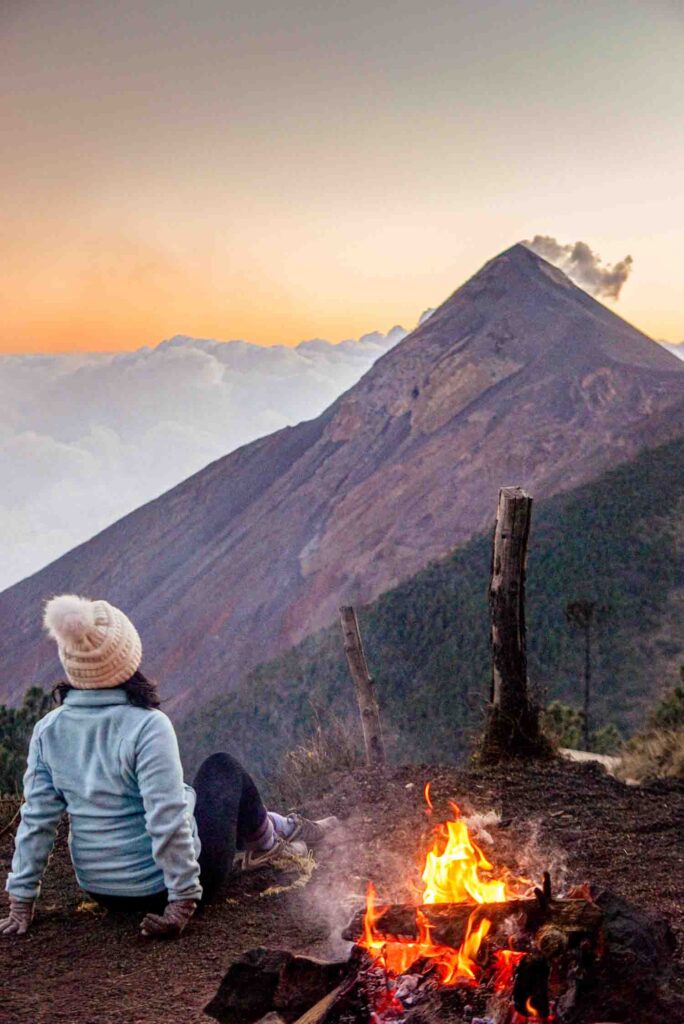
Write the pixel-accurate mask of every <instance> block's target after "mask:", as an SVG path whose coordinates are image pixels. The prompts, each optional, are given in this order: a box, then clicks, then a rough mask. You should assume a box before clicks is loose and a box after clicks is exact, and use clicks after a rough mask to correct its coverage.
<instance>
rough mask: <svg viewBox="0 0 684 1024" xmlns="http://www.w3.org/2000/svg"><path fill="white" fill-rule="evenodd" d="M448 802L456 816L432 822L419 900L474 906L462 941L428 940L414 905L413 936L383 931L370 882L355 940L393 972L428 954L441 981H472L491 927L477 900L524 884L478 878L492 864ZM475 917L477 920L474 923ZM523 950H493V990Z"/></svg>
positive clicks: (501, 897) (505, 980)
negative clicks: (361, 925)
mask: <svg viewBox="0 0 684 1024" xmlns="http://www.w3.org/2000/svg"><path fill="white" fill-rule="evenodd" d="M425 801H426V803H427V804H428V807H430V808H431V807H432V803H431V801H430V783H428V784H427V785H426V787H425ZM451 806H452V809H453V811H454V815H455V820H454V821H447V822H445V823H443V824H441V825H438V826H437V828H436V829H435V840H434V843H433V846H432V849H431V850H430V851H429V852H428V854H427V856H426V858H425V865H424V868H423V872H422V880H423V886H424V888H423V892H422V903H423V905H430V904H435V903H468V904H472V905H474V906H475V909H474V910H473V912H472V913H471V915H470V917H469V919H468V925H467V928H466V933H465V936H464V939H463V942H462V943H461V946H460V948H459V949H457V950H456V949H453V948H451V947H450V946H442V945H440V944H439V943H435V942H433V939H432V935H431V930H432V926H431V925H430V923H429V922H428V921H427V919H426V917H425V914H424V913H423V912H422V911H421V910H420V908H416V924H417V927H418V936H417V938H415V939H405V938H401V937H397V936H392V935H384V934H382V933H381V932H379V931H378V928H377V922H378V919H379V917H380V916H381V915H382V913H383V909H378V908H377V907H376V892H375V889H374V888H373V886H372V885H369V887H368V897H367V902H366V914H365V918H364V934H363V938H362V939H361V941H360V943H359V945H361V946H362V947H363V948H365V949H367V950H368V951H369V952H370V953H371V954H372V955H373V956H374V957H375V959H377V960H379V961H380V962H381V964H382V966H383V968H384V969H385V970H386V971H387V972H388V973H390V974H392V975H394V976H395V977H396V976H398V975H400V974H404V973H406V971H407V970H409V968H410V967H411V966H412V965H413V964H414V963H415V962H416V961H417V960H419V959H427V960H430V961H432V963H433V964H434V966H435V967H436V969H437V970H438V972H439V976H440V981H441V983H442V984H443V985H456V984H477V982H478V979H479V977H480V974H481V973H482V969H481V967H480V966H479V965H478V963H477V957H478V953H479V951H480V947H481V946H482V942H483V940H484V938H485V936H486V935H487V934H488V933H489V931H490V929H491V926H492V925H491V921H490V920H489V919H488V918H487V917H485V916H483V914H482V911H481V910H480V907H479V906H478V905H480V904H486V903H501V902H505V901H506V900H509V899H515V898H517V897H518V896H519V895H522V893H521V891H520V890H521V886H525V887H527V885H528V883H527V881H526V880H525V879H519V878H516V879H513V880H512V884H511V879H510V878H509V877H508V876H506V877H504V878H503V879H487V878H483V877H482V873H483V872H485V873H488V872H492V871H493V870H494V869H493V866H492V864H491V863H490V862H489V861H488V860H487V858H486V857H485V855H484V853H483V852H482V850H481V849H480V847H479V846H478V845H477V844H476V843H475V842H474V841H473V839H472V838H471V837H470V834H469V832H468V828H467V826H466V824H465V822H464V821H462V820H461V818H460V811H459V809H458V807H457V806H456V805H455V804H452V805H451ZM477 918H480V920H479V922H478V923H477V925H476V919H477ZM522 955H523V954H522V953H515V952H514V951H512V950H505V951H500V953H499V954H497V958H496V960H495V967H496V971H497V975H496V977H497V978H498V979H499V985H498V986H497V988H498V989H500V988H503V987H505V986H506V985H508V984H509V983H510V982H511V981H512V978H513V972H514V970H515V967H516V966H517V963H518V961H519V959H520V958H521V956H522Z"/></svg>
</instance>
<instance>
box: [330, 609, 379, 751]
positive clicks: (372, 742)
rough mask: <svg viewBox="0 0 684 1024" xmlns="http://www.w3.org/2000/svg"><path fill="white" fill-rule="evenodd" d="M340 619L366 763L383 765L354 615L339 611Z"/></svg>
mask: <svg viewBox="0 0 684 1024" xmlns="http://www.w3.org/2000/svg"><path fill="white" fill-rule="evenodd" d="M340 619H341V621H342V633H343V636H344V652H345V654H346V655H347V662H348V664H349V672H350V673H351V677H352V680H353V683H354V689H355V690H356V699H357V701H358V704H359V712H360V714H361V727H362V728H363V740H364V743H365V745H366V761H367V762H368V764H384V763H385V746H384V744H383V742H382V731H381V729H380V711H379V709H378V699H377V696H376V693H375V681H374V679H373V677H372V676H371V674H370V672H369V671H368V664H367V662H366V655H365V654H364V651H363V644H362V643H361V634H360V632H359V623H358V619H357V618H356V612H355V611H354V609H353V608H349V607H345V608H340Z"/></svg>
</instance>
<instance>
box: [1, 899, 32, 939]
mask: <svg viewBox="0 0 684 1024" xmlns="http://www.w3.org/2000/svg"><path fill="white" fill-rule="evenodd" d="M34 904H35V900H20V899H17V897H16V896H10V898H9V917H5V918H4V919H3V920H2V921H0V935H25V934H26V932H27V931H28V930H29V925H30V924H31V921H32V920H33V906H34Z"/></svg>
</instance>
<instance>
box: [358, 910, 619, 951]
mask: <svg viewBox="0 0 684 1024" xmlns="http://www.w3.org/2000/svg"><path fill="white" fill-rule="evenodd" d="M419 909H420V910H421V912H422V913H423V914H424V915H425V918H426V919H427V921H428V923H429V924H430V925H432V926H433V930H432V936H433V940H434V941H435V942H439V943H441V944H442V945H445V946H452V947H453V948H454V949H458V948H459V947H460V945H461V943H462V942H463V939H464V936H465V932H466V927H467V924H468V919H469V917H470V915H471V914H472V912H473V910H475V909H476V908H475V907H474V906H472V905H471V904H467V903H438V904H434V905H430V906H424V907H421V908H419ZM478 914H481V915H482V917H487V918H489V920H490V921H491V922H492V925H493V926H494V927H496V926H497V925H500V924H503V922H504V921H505V920H506V918H508V917H511V916H514V917H517V918H518V920H519V922H520V925H521V927H522V928H523V929H524V930H525V931H526V932H528V933H530V934H531V935H534V934H536V932H537V931H538V930H539V929H540V928H542V927H543V926H545V925H553V927H554V928H555V929H558V930H559V931H561V932H563V933H565V934H566V935H567V936H568V938H570V937H572V936H573V935H574V936H577V937H580V936H587V935H588V936H595V935H596V934H597V932H598V929H599V927H600V925H601V920H602V914H601V911H600V909H599V908H598V907H597V906H595V904H593V903H590V902H588V901H586V900H562V899H550V900H548V901H545V902H544V905H543V906H542V905H540V904H539V903H538V902H537V900H536V899H534V900H509V901H508V902H506V903H487V904H482V905H481V906H480V907H479V909H478ZM363 918H364V912H363V911H359V912H358V913H357V914H356V915H355V916H354V917H353V918H352V921H351V922H350V924H349V925H348V927H347V928H346V930H345V931H344V933H343V937H344V938H345V939H347V940H349V941H351V942H356V941H358V939H359V938H360V937H361V935H362V934H363ZM375 930H376V932H377V933H378V934H380V935H388V936H404V937H406V938H411V939H415V938H416V936H417V935H418V926H417V924H416V907H411V906H406V905H405V904H395V905H393V906H390V907H388V908H387V909H386V910H385V911H384V912H383V913H381V914H380V916H379V918H378V920H377V921H376V924H375Z"/></svg>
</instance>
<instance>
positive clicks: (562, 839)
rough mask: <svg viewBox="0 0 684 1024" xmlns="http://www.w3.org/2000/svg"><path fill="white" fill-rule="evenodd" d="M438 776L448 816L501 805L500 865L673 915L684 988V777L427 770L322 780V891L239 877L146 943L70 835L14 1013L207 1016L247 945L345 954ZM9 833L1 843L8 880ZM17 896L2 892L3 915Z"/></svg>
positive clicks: (424, 822) (391, 877)
mask: <svg viewBox="0 0 684 1024" xmlns="http://www.w3.org/2000/svg"><path fill="white" fill-rule="evenodd" d="M427 781H431V782H432V794H433V800H434V804H435V812H434V818H437V819H438V820H439V819H441V818H443V817H447V816H448V813H449V808H448V801H449V800H455V801H457V802H458V803H459V804H460V805H461V806H462V807H463V808H464V810H468V811H472V810H478V811H487V810H490V809H492V808H493V809H495V810H497V811H498V812H499V813H500V815H501V819H502V821H501V826H499V827H497V828H496V829H495V830H494V831H493V839H494V847H493V848H494V850H495V851H496V856H497V857H498V859H499V860H500V861H501V862H505V863H507V864H509V865H510V866H511V867H514V868H515V867H517V868H521V869H524V870H526V871H527V872H528V873H531V874H535V873H536V872H538V873H539V874H540V873H541V870H542V869H543V868H544V867H550V869H551V871H552V874H553V877H554V879H555V883H556V886H557V887H560V886H562V885H564V884H570V883H579V882H583V881H587V880H589V881H591V882H593V883H594V884H595V885H598V886H601V887H603V886H606V887H610V888H612V889H614V890H615V891H616V892H617V893H619V894H620V895H622V896H624V897H626V898H628V899H629V900H631V901H632V902H633V903H636V904H639V905H640V906H642V907H644V908H647V909H648V908H650V909H654V910H658V911H660V912H662V913H664V914H666V915H667V916H668V918H669V920H670V922H671V924H672V926H673V928H674V930H675V933H676V935H677V938H678V943H679V949H678V953H677V955H676V957H677V958H676V962H675V978H674V981H673V987H674V989H675V990H676V991H678V992H679V993H681V994H682V996H684V956H683V952H682V950H683V947H684V841H683V838H682V837H683V836H684V783H682V782H667V783H658V784H654V785H652V786H650V787H646V788H636V787H627V786H624V785H623V784H622V783H620V782H618V781H617V780H616V779H614V778H612V777H610V776H608V775H607V774H606V773H605V771H604V770H603V769H602V768H601V767H600V766H599V765H596V764H569V763H562V762H551V763H549V764H546V765H543V766H517V765H516V766H509V767H507V768H505V769H503V768H499V769H487V770H479V769H471V768H468V769H462V768H460V769H459V768H454V767H428V766H420V767H402V768H398V769H388V770H387V772H386V773H383V772H378V771H370V770H358V771H356V772H353V773H344V774H338V775H334V776H329V777H327V778H323V779H321V780H320V782H319V785H318V787H317V792H315V793H312V794H311V796H310V799H309V800H308V802H307V804H306V806H305V807H303V808H302V809H303V810H304V811H306V812H307V813H310V814H313V815H320V814H324V813H325V814H329V813H334V814H337V815H338V816H339V817H340V818H341V819H342V820H343V821H344V828H343V829H342V830H341V832H340V835H339V837H338V839H337V841H336V843H335V844H334V845H333V846H331V847H329V848H328V849H327V850H325V851H323V852H322V853H321V854H320V856H319V865H318V868H317V870H316V871H315V872H314V875H313V877H312V879H311V881H310V882H309V884H308V885H306V886H305V887H303V888H293V889H290V890H289V891H285V892H281V893H276V894H271V895H268V894H265V890H267V889H268V887H269V886H270V885H272V884H273V882H274V878H273V877H267V876H262V877H256V876H252V877H251V878H250V879H249V880H248V882H245V880H244V879H242V880H241V879H237V880H235V881H233V882H232V883H231V884H230V885H228V886H227V887H226V889H225V891H224V892H223V893H222V894H221V897H220V899H219V900H218V901H217V902H216V903H215V904H213V905H212V906H210V907H207V908H206V909H205V910H204V911H203V912H202V914H201V915H200V916H198V917H197V918H196V919H195V921H194V922H193V923H192V924H191V926H190V927H189V928H188V930H187V932H186V933H185V934H184V935H183V937H182V938H181V939H180V940H179V941H177V942H170V943H153V942H149V941H145V940H143V939H141V938H139V937H138V931H137V921H136V920H134V919H129V918H127V917H125V916H117V915H104V914H102V913H101V911H99V910H97V909H95V908H93V907H92V906H89V905H88V904H84V903H83V899H82V896H83V894H82V893H80V892H79V890H78V889H77V887H76V885H75V883H74V880H73V876H72V873H71V869H70V865H69V859H68V851H67V847H66V834H65V829H64V828H63V829H62V830H61V832H60V836H59V839H58V842H57V846H56V850H55V854H54V856H53V858H52V860H51V862H50V865H49V867H48V870H47V872H46V877H45V884H44V888H43V895H42V898H41V901H40V906H39V910H38V913H37V916H36V920H35V922H34V926H33V928H32V930H31V932H30V933H29V934H28V935H27V936H26V937H24V938H22V939H18V940H17V939H15V940H10V939H4V940H0V1021H1V1022H2V1024H171V1022H174V1024H176V1022H178V1021H183V1022H184V1024H202V1022H207V1021H208V1020H209V1018H208V1017H206V1016H205V1015H204V1013H203V1008H204V1006H205V1005H206V1004H207V1002H208V1001H209V999H210V998H211V997H212V996H213V994H214V993H215V991H216V989H217V987H218V985H219V982H220V980H221V978H222V976H223V974H224V972H225V971H226V969H227V967H228V965H229V964H230V963H231V961H232V960H233V958H234V957H236V956H237V955H238V954H240V953H241V952H243V951H245V950H246V949H249V948H251V947H255V946H259V945H266V946H272V947H281V948H286V949H292V950H294V951H295V952H303V953H313V954H317V955H334V954H339V953H341V952H342V951H343V949H344V946H343V944H342V943H341V939H340V930H341V927H342V926H343V925H344V924H345V923H346V921H347V920H348V918H349V916H350V915H351V911H352V910H353V909H354V908H355V907H357V906H358V905H360V904H361V903H363V893H364V890H365V885H366V881H367V880H368V879H369V878H370V879H373V880H374V881H375V883H376V885H377V887H378V889H379V890H380V893H381V895H382V896H383V897H384V898H387V899H390V898H401V896H402V892H403V893H404V895H405V894H406V891H407V886H409V885H410V883H411V881H412V880H415V878H416V866H417V864H418V863H419V861H420V859H421V857H420V852H421V849H422V848H423V846H424V843H425V840H426V838H427V834H428V831H429V828H430V819H429V818H428V816H427V814H426V812H425V805H424V803H423V799H422V792H423V787H424V785H425V783H426V782H427ZM11 833H12V830H10V831H8V832H6V833H5V834H4V835H3V836H1V837H0V869H3V874H4V869H6V868H7V866H8V865H9V861H10V857H11V851H12V834H11ZM280 881H283V880H282V879H280ZM5 905H6V904H5V898H4V896H2V897H0V916H3V913H4V909H5Z"/></svg>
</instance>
